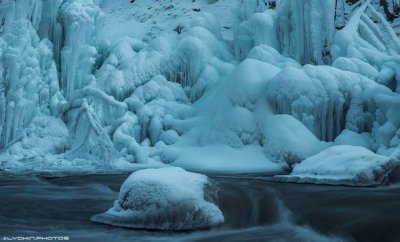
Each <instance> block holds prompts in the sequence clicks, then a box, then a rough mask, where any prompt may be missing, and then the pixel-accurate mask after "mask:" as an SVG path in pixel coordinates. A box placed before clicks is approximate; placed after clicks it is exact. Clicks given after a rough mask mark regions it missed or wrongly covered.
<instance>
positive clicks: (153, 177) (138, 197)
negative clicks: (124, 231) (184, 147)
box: [91, 167, 224, 230]
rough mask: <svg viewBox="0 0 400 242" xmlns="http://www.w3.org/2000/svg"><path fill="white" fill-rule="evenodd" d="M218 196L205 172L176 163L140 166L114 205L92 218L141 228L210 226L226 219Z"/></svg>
mask: <svg viewBox="0 0 400 242" xmlns="http://www.w3.org/2000/svg"><path fill="white" fill-rule="evenodd" d="M216 199H217V188H216V187H215V185H214V184H213V183H212V182H211V181H210V180H209V179H208V178H207V176H205V175H201V174H197V173H191V172H187V171H185V170H183V169H181V168H175V167H167V168H161V169H146V170H140V171H137V172H134V173H133V174H132V175H130V176H129V177H128V178H127V179H126V181H125V182H124V183H123V184H122V186H121V189H120V192H119V197H118V200H116V201H115V203H114V206H113V207H112V208H110V209H109V210H108V211H107V212H105V213H102V214H98V215H94V216H92V218H91V220H92V221H94V222H98V223H105V224H110V225H114V226H122V227H130V228H138V229H158V230H195V229H203V228H210V227H213V226H216V225H219V224H221V223H223V222H224V216H223V214H222V212H221V210H220V209H219V208H218V206H217V205H216V204H215V203H216Z"/></svg>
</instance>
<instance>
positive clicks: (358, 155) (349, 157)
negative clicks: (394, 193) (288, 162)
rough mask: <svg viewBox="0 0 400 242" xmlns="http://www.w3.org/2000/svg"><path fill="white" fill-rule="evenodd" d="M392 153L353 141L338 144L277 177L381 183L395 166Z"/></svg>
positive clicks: (297, 180) (282, 178) (366, 183)
mask: <svg viewBox="0 0 400 242" xmlns="http://www.w3.org/2000/svg"><path fill="white" fill-rule="evenodd" d="M395 166H396V162H395V161H394V159H392V158H390V157H385V156H381V155H377V154H375V153H373V152H372V151H370V150H368V149H366V148H363V147H360V146H350V145H338V146H333V147H331V148H328V149H326V150H324V151H322V152H321V153H319V154H317V155H314V156H312V157H309V158H308V159H306V160H304V161H303V162H301V163H300V164H298V165H296V166H295V167H294V168H293V171H292V173H291V174H290V175H278V176H275V177H274V179H276V180H279V181H287V182H299V183H316V184H329V185H348V186H374V185H379V184H381V183H382V182H383V181H385V179H386V178H387V177H388V175H389V173H390V172H391V171H392V170H393V169H394V168H395Z"/></svg>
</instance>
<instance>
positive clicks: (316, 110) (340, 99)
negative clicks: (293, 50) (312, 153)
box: [267, 66, 391, 141]
mask: <svg viewBox="0 0 400 242" xmlns="http://www.w3.org/2000/svg"><path fill="white" fill-rule="evenodd" d="M268 89H269V91H268V94H267V97H268V100H269V101H270V103H271V105H272V107H274V110H275V112H277V113H285V114H290V115H292V116H294V117H295V118H297V119H298V120H300V121H301V122H302V123H303V124H304V125H305V126H306V127H307V128H309V129H310V130H311V131H312V132H313V133H314V134H315V135H316V136H317V137H318V138H320V139H322V140H326V141H333V140H334V139H335V138H336V137H337V135H339V134H340V133H341V131H342V130H343V129H349V130H351V131H354V132H357V133H362V132H371V130H372V126H373V122H374V119H375V112H376V109H377V104H376V103H375V101H374V95H375V94H376V93H382V94H387V95H390V93H391V92H390V90H389V89H388V88H385V87H384V86H380V85H378V84H376V83H375V82H373V81H372V80H370V79H367V78H365V77H362V76H361V75H357V74H353V75H352V74H349V73H347V72H342V71H339V70H337V69H335V68H331V67H314V66H305V67H303V68H302V69H294V68H288V69H285V70H284V71H283V72H282V73H280V74H278V75H277V76H276V77H275V78H274V79H273V80H272V81H271V82H270V83H269V86H268Z"/></svg>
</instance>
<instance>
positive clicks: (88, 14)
mask: <svg viewBox="0 0 400 242" xmlns="http://www.w3.org/2000/svg"><path fill="white" fill-rule="evenodd" d="M60 15H61V18H62V23H63V26H64V30H65V31H64V35H65V41H64V47H63V49H62V51H61V73H62V75H61V89H62V90H63V93H64V95H65V96H66V97H67V99H68V98H70V97H71V95H72V93H73V92H74V91H75V90H77V89H80V88H82V87H85V86H87V85H88V84H89V83H93V82H94V81H95V77H94V75H93V74H92V68H93V66H94V64H95V62H96V57H97V49H96V47H97V45H98V43H97V41H98V38H97V34H98V28H100V26H101V18H102V16H103V14H102V12H101V9H100V8H99V6H98V5H97V4H96V3H95V2H94V1H93V0H89V1H86V0H67V1H65V2H64V3H63V4H62V5H61V8H60Z"/></svg>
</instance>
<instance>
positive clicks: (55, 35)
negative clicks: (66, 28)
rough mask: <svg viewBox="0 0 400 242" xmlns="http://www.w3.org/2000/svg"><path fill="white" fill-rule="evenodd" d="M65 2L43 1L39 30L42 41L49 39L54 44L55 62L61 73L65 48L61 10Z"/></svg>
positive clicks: (61, 0)
mask: <svg viewBox="0 0 400 242" xmlns="http://www.w3.org/2000/svg"><path fill="white" fill-rule="evenodd" d="M62 2H63V0H42V15H41V21H40V25H39V29H38V30H37V32H38V35H39V37H40V38H41V39H43V38H48V39H49V40H50V41H51V42H52V44H53V51H54V60H55V62H56V64H57V68H58V70H59V71H60V62H61V60H60V58H61V56H60V55H61V49H62V47H63V44H64V43H63V26H62V23H61V19H60V16H59V9H60V6H61V4H62Z"/></svg>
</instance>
